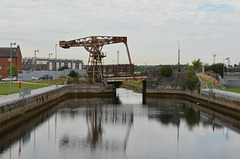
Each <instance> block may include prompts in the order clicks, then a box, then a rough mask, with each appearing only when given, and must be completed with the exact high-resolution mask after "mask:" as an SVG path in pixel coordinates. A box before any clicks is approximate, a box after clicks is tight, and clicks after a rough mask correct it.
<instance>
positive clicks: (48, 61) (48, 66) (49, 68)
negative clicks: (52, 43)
mask: <svg viewBox="0 0 240 159" xmlns="http://www.w3.org/2000/svg"><path fill="white" fill-rule="evenodd" d="M48 55H49V58H48V73H49V71H50V55H52V53H50V54H48ZM48 83H49V84H50V76H48Z"/></svg>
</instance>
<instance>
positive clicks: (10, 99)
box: [0, 85, 64, 106]
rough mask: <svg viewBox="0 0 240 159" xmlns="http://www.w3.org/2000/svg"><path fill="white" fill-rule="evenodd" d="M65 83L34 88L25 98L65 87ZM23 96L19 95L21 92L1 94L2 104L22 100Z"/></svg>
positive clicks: (0, 104)
mask: <svg viewBox="0 0 240 159" xmlns="http://www.w3.org/2000/svg"><path fill="white" fill-rule="evenodd" d="M63 86H64V85H58V86H57V87H56V86H55V85H54V86H49V87H43V88H39V89H34V90H31V95H28V96H26V97H25V98H29V97H32V96H36V95H39V94H42V93H45V92H49V91H52V90H55V89H58V88H61V87H63ZM21 99H22V97H21V98H20V97H19V93H15V94H10V95H4V96H0V106H2V105H5V104H8V103H12V102H15V101H19V100H21Z"/></svg>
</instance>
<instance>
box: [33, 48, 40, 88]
mask: <svg viewBox="0 0 240 159" xmlns="http://www.w3.org/2000/svg"><path fill="white" fill-rule="evenodd" d="M37 52H39V50H34V61H35V67H34V70H35V71H34V88H36V53H37Z"/></svg>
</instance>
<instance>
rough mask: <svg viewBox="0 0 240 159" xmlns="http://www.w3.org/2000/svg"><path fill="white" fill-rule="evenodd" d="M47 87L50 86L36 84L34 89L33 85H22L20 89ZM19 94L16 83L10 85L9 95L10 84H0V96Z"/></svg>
mask: <svg viewBox="0 0 240 159" xmlns="http://www.w3.org/2000/svg"><path fill="white" fill-rule="evenodd" d="M47 86H50V85H48V84H44V85H43V84H36V88H34V83H22V88H28V87H30V88H31V89H32V90H33V89H38V88H42V87H47ZM19 92H20V88H19V83H18V82H15V83H12V92H11V93H10V82H6V83H0V95H9V94H14V93H19Z"/></svg>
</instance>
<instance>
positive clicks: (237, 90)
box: [220, 89, 240, 93]
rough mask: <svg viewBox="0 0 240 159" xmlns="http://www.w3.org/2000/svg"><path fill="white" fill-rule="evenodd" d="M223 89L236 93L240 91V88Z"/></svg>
mask: <svg viewBox="0 0 240 159" xmlns="http://www.w3.org/2000/svg"><path fill="white" fill-rule="evenodd" d="M220 90H222V91H228V92H235V93H240V89H220Z"/></svg>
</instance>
